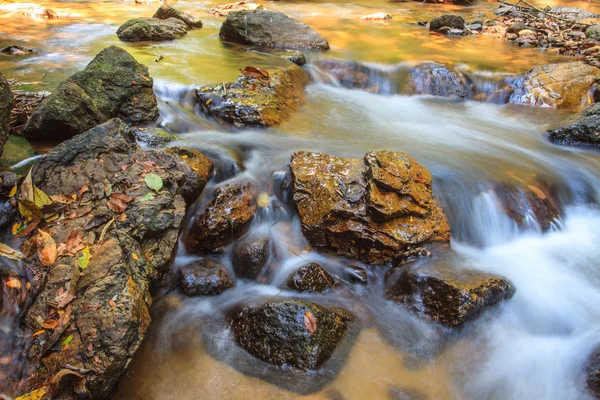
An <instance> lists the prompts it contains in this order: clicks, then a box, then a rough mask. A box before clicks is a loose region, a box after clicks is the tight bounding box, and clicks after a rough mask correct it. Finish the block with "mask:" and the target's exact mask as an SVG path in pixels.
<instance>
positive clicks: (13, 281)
mask: <svg viewBox="0 0 600 400" xmlns="http://www.w3.org/2000/svg"><path fill="white" fill-rule="evenodd" d="M4 283H5V284H6V286H8V287H9V288H12V289H21V281H20V280H18V279H17V278H9V279H7V280H6V281H5V282H4Z"/></svg>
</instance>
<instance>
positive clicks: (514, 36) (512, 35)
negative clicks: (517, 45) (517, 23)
mask: <svg viewBox="0 0 600 400" xmlns="http://www.w3.org/2000/svg"><path fill="white" fill-rule="evenodd" d="M518 37H519V35H517V34H516V33H507V34H506V39H507V40H516V39H517V38H518Z"/></svg>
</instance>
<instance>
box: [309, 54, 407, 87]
mask: <svg viewBox="0 0 600 400" xmlns="http://www.w3.org/2000/svg"><path fill="white" fill-rule="evenodd" d="M313 65H315V66H316V67H318V68H319V69H320V70H321V71H323V72H325V73H326V74H328V75H331V76H333V78H335V81H336V83H339V84H340V85H342V86H343V87H346V88H349V89H361V90H364V91H367V92H371V93H386V94H392V93H395V92H397V91H398V89H397V88H396V87H391V86H392V85H391V84H390V81H392V80H393V79H392V77H391V76H389V74H388V73H387V72H386V71H383V70H380V69H375V68H373V67H371V66H369V65H366V64H363V63H360V62H357V61H348V60H334V59H330V60H316V61H315V62H314V63H313Z"/></svg>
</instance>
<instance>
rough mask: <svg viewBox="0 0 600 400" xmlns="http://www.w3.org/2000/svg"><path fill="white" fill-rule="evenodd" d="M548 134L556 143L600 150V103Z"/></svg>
mask: <svg viewBox="0 0 600 400" xmlns="http://www.w3.org/2000/svg"><path fill="white" fill-rule="evenodd" d="M546 133H547V135H548V138H549V139H550V141H552V142H554V143H558V144H562V145H566V146H580V147H594V148H598V149H600V103H596V104H594V105H592V106H590V107H588V108H587V109H586V110H585V111H583V113H581V114H579V115H575V116H572V117H569V118H567V119H566V120H565V121H563V122H561V123H560V124H559V125H558V126H556V127H554V128H552V129H550V130H549V131H548V132H546Z"/></svg>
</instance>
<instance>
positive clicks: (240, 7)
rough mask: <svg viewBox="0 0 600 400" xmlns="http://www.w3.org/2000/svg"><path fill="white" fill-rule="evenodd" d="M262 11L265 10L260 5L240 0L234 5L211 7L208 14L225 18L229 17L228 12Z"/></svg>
mask: <svg viewBox="0 0 600 400" xmlns="http://www.w3.org/2000/svg"><path fill="white" fill-rule="evenodd" d="M264 9H265V8H264V7H263V5H262V4H257V3H254V2H252V1H245V0H242V1H238V2H235V3H230V4H223V5H222V6H216V7H213V8H211V10H210V11H209V12H208V13H209V14H212V15H215V16H217V17H226V16H228V15H229V13H230V12H233V11H254V10H264Z"/></svg>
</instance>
